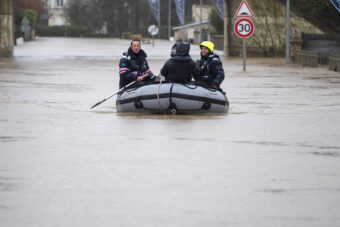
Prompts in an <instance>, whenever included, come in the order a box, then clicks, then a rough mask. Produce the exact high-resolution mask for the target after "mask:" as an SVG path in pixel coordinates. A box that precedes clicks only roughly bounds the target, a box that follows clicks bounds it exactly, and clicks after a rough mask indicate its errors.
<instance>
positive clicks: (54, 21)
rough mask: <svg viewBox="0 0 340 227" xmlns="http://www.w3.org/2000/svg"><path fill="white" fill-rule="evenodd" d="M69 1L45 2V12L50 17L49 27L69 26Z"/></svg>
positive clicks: (53, 0)
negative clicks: (67, 12) (67, 11)
mask: <svg viewBox="0 0 340 227" xmlns="http://www.w3.org/2000/svg"><path fill="white" fill-rule="evenodd" d="M67 3H68V0H43V8H44V12H45V13H46V14H47V15H48V23H47V24H48V26H53V25H65V24H68V23H67V20H66V17H65V8H66V7H67Z"/></svg>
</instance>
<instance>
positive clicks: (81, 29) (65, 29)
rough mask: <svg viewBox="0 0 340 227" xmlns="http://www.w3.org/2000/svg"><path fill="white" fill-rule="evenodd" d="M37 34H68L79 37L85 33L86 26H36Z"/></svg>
mask: <svg viewBox="0 0 340 227" xmlns="http://www.w3.org/2000/svg"><path fill="white" fill-rule="evenodd" d="M36 31H37V35H39V36H69V37H80V36H84V35H86V32H87V28H86V27H85V26H74V25H68V26H63V25H61V26H37V28H36Z"/></svg>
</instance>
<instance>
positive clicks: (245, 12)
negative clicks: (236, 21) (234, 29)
mask: <svg viewBox="0 0 340 227" xmlns="http://www.w3.org/2000/svg"><path fill="white" fill-rule="evenodd" d="M234 17H236V18H238V17H254V14H253V12H252V11H251V9H250V7H249V5H248V3H247V2H246V0H243V1H242V3H241V5H240V6H239V7H238V10H237V12H236V13H235V16H234Z"/></svg>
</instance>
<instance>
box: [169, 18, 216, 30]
mask: <svg viewBox="0 0 340 227" xmlns="http://www.w3.org/2000/svg"><path fill="white" fill-rule="evenodd" d="M209 23H210V20H204V21H202V24H209ZM196 25H200V22H195V23H191V24H185V25H181V26H177V27H173V28H172V30H179V29H182V28H189V27H193V26H196Z"/></svg>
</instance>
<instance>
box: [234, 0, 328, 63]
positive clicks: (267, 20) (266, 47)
mask: <svg viewBox="0 0 340 227" xmlns="http://www.w3.org/2000/svg"><path fill="white" fill-rule="evenodd" d="M248 4H249V6H250V8H251V9H252V11H253V13H254V14H255V17H254V18H252V21H253V22H254V25H255V32H254V34H253V35H252V36H251V37H250V38H248V40H247V55H248V56H270V57H283V56H285V48H286V47H285V46H286V43H285V42H286V7H285V6H284V5H282V4H280V3H278V2H276V1H272V0H261V1H260V0H257V1H255V0H254V1H248ZM238 6H239V5H238V4H237V5H233V10H232V12H233V13H235V12H236V11H237V8H238ZM234 7H235V9H234ZM236 21H237V19H235V18H233V21H232V24H233V25H234V24H235V23H236ZM303 32H304V33H315V34H321V33H322V32H321V31H320V30H319V29H318V28H316V27H315V26H314V25H312V24H311V23H309V22H308V21H306V20H305V19H304V18H301V17H298V16H297V15H296V14H295V13H293V12H292V11H291V17H290V37H291V41H292V44H294V47H293V46H292V48H294V49H292V51H291V55H292V56H293V55H294V51H298V50H301V47H299V45H300V43H301V34H302V33H303ZM232 33H233V34H232V39H233V46H232V48H231V52H232V53H231V54H232V55H233V56H240V55H241V53H242V39H241V38H239V37H238V36H237V35H236V34H235V33H234V29H233V31H232Z"/></svg>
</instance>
